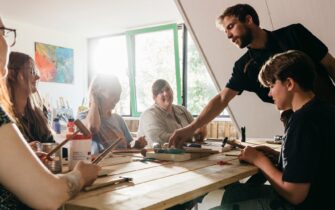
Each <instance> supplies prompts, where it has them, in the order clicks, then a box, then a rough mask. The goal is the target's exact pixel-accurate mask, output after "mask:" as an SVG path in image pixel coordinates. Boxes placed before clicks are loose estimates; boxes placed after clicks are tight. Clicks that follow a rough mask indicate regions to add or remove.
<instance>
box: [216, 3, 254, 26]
mask: <svg viewBox="0 0 335 210" xmlns="http://www.w3.org/2000/svg"><path fill="white" fill-rule="evenodd" d="M248 15H250V16H251V17H252V20H253V21H254V23H255V24H256V25H258V26H259V18H258V14H257V12H256V10H255V9H254V8H253V7H252V6H250V5H249V4H236V5H234V6H231V7H228V8H227V9H226V10H225V11H224V12H223V13H222V15H220V16H219V17H218V18H217V21H218V23H221V22H222V20H223V19H224V18H225V17H227V16H235V17H237V18H238V19H239V21H241V22H245V19H246V17H247V16H248Z"/></svg>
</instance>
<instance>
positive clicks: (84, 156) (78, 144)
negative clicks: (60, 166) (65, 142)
mask: <svg viewBox="0 0 335 210" xmlns="http://www.w3.org/2000/svg"><path fill="white" fill-rule="evenodd" d="M91 145H92V136H91V135H90V136H84V135H83V134H77V135H75V136H74V137H73V139H72V140H71V141H70V147H69V150H70V151H69V169H70V170H72V169H73V168H74V166H75V165H76V164H77V162H78V161H80V160H82V161H84V162H87V163H91Z"/></svg>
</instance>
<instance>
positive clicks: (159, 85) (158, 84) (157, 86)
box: [151, 79, 170, 97]
mask: <svg viewBox="0 0 335 210" xmlns="http://www.w3.org/2000/svg"><path fill="white" fill-rule="evenodd" d="M166 86H170V85H169V83H168V82H167V81H166V80H164V79H158V80H156V81H155V82H154V84H152V88H151V90H152V95H153V96H154V97H156V96H157V95H158V94H159V93H160V92H161V91H162V90H163V88H165V87H166Z"/></svg>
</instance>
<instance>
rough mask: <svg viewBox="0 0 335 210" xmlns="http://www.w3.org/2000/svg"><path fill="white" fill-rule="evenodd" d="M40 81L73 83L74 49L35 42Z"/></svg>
mask: <svg viewBox="0 0 335 210" xmlns="http://www.w3.org/2000/svg"><path fill="white" fill-rule="evenodd" d="M35 62H36V66H37V68H38V69H39V70H40V81H43V82H57V83H67V84H71V83H73V79H74V78H73V77H74V76H73V49H70V48H64V47H58V46H54V45H49V44H43V43H39V42H35Z"/></svg>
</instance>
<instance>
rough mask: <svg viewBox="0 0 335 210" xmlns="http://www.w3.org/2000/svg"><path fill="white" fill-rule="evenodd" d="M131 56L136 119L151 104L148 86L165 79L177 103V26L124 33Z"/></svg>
mask: <svg viewBox="0 0 335 210" xmlns="http://www.w3.org/2000/svg"><path fill="white" fill-rule="evenodd" d="M127 36H128V39H129V44H130V46H129V49H130V54H132V55H133V56H132V58H133V59H132V62H131V65H132V67H131V70H132V75H133V77H132V87H133V88H132V91H133V92H132V101H133V102H134V103H133V105H134V106H132V113H133V115H134V116H139V115H140V113H141V112H143V111H144V110H145V109H147V108H148V107H150V106H151V105H152V104H153V98H152V93H151V86H152V84H153V83H154V81H156V80H157V79H165V80H167V81H168V82H169V83H170V85H171V88H172V89H173V92H174V100H175V102H177V103H178V104H181V91H180V76H179V75H180V73H179V47H178V40H177V39H178V37H177V25H175V24H172V25H165V26H159V27H152V28H147V29H140V30H134V31H130V32H127Z"/></svg>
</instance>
